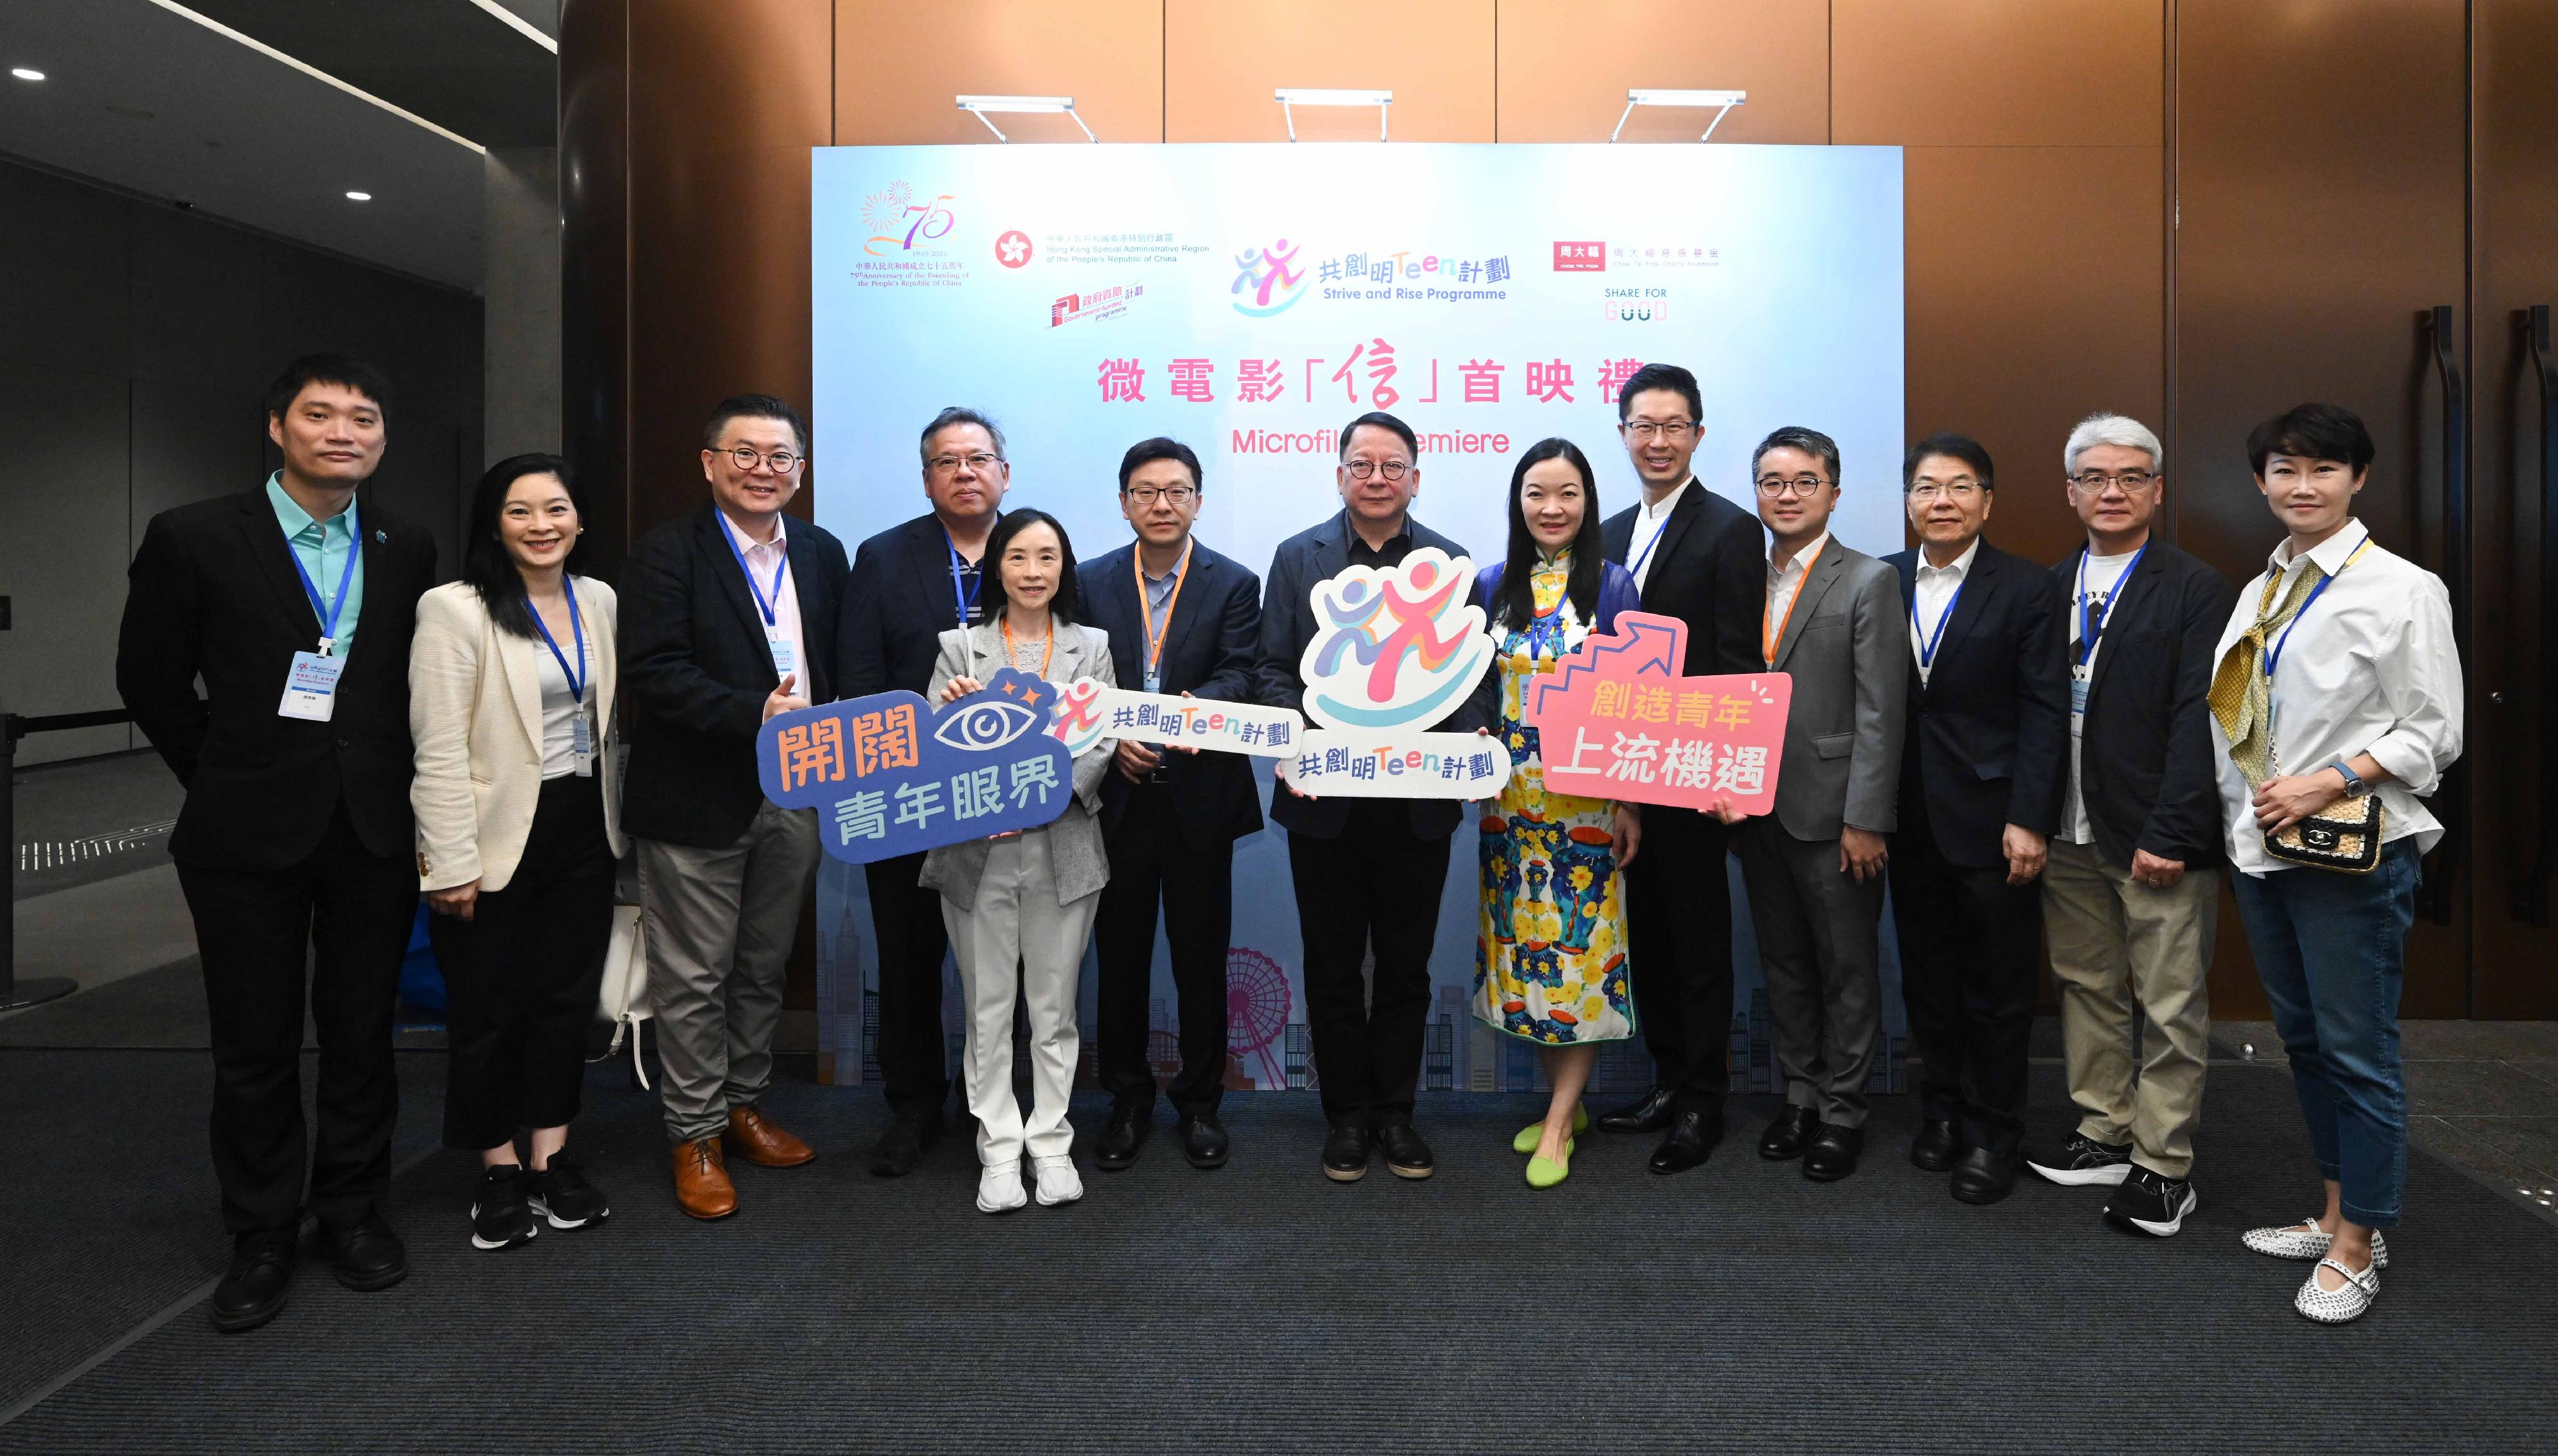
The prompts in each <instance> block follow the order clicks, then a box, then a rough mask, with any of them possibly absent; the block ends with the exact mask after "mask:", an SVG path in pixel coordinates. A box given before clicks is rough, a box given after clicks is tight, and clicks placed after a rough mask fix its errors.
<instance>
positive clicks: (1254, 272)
mask: <svg viewBox="0 0 2558 1456" xmlns="http://www.w3.org/2000/svg"><path fill="white" fill-rule="evenodd" d="M1298 250H1299V249H1298V248H1296V247H1291V246H1289V243H1288V239H1286V238H1284V237H1283V238H1280V239H1279V240H1278V241H1277V242H1274V243H1272V244H1270V245H1269V246H1268V247H1247V248H1245V249H1244V250H1243V251H1241V252H1239V253H1236V254H1235V255H1234V265H1235V267H1237V268H1238V269H1240V270H1241V271H1240V272H1237V273H1236V274H1235V275H1234V284H1233V286H1232V287H1230V288H1228V289H1226V292H1228V293H1230V294H1233V295H1235V299H1234V311H1235V312H1236V313H1238V314H1243V315H1246V316H1248V317H1251V318H1256V319H1266V318H1268V317H1270V316H1271V315H1272V314H1278V313H1285V312H1287V311H1288V310H1289V309H1291V308H1294V307H1295V306H1296V303H1297V300H1299V299H1301V298H1304V297H1305V296H1306V271H1305V269H1303V268H1300V267H1297V266H1296V262H1297V253H1298Z"/></svg>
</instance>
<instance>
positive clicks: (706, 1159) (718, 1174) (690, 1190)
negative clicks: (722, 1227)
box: [674, 1137, 737, 1219]
mask: <svg viewBox="0 0 2558 1456" xmlns="http://www.w3.org/2000/svg"><path fill="white" fill-rule="evenodd" d="M674 1162H675V1207H677V1208H679V1209H682V1210H683V1211H684V1212H685V1213H688V1214H690V1215H692V1216H693V1217H694V1218H696V1219H725V1218H727V1217H728V1216H729V1215H731V1214H733V1213H736V1212H737V1187H736V1185H735V1184H732V1183H730V1182H729V1181H728V1160H727V1159H726V1158H724V1157H722V1156H721V1155H720V1140H719V1139H718V1138H716V1137H697V1138H695V1139H693V1140H692V1141H691V1142H679V1143H677V1144H675V1153H674Z"/></svg>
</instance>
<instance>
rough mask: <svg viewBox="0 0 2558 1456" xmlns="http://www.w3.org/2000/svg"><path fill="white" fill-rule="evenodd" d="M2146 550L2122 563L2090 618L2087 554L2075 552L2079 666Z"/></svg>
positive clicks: (2146, 547) (2145, 547)
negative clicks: (2109, 590) (2102, 602)
mask: <svg viewBox="0 0 2558 1456" xmlns="http://www.w3.org/2000/svg"><path fill="white" fill-rule="evenodd" d="M2149 549H2150V543H2149V542H2147V541H2143V542H2141V548H2140V549H2139V550H2137V551H2134V552H2133V553H2132V559H2131V560H2130V561H2128V562H2126V563H2125V564H2124V566H2123V574H2122V575H2120V576H2118V577H2115V578H2114V590H2113V592H2112V594H2111V595H2109V596H2107V597H2106V598H2105V610H2104V611H2102V612H2098V613H2094V614H2092V615H2091V614H2090V613H2089V612H2088V611H2087V553H2086V552H2084V551H2081V552H2079V553H2078V665H2079V666H2081V667H2084V666H2086V665H2087V655H2088V654H2089V653H2092V652H2094V651H2095V650H2096V640H2097V639H2098V638H2101V637H2103V636H2104V635H2105V624H2106V623H2108V622H2111V621H2113V620H2114V606H2115V604H2116V603H2118V602H2120V601H2122V600H2123V590H2124V588H2126V587H2129V586H2130V585H2131V584H2132V573H2133V572H2135V571H2138V570H2140V569H2141V557H2143V556H2145V555H2147V554H2148V553H2149ZM2295 620H2297V619H2295Z"/></svg>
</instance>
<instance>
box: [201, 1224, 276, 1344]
mask: <svg viewBox="0 0 2558 1456" xmlns="http://www.w3.org/2000/svg"><path fill="white" fill-rule="evenodd" d="M294 1251H295V1250H294V1234H293V1231H291V1230H289V1229H288V1230H282V1231H270V1232H268V1233H263V1234H243V1235H241V1236H240V1237H239V1238H238V1239H237V1240H235V1241H234V1242H233V1243H232V1245H231V1265H230V1267H229V1268H228V1269H225V1270H223V1271H222V1282H221V1283H219V1284H217V1285H215V1286H214V1287H213V1328H214V1329H216V1330H219V1331H221V1332H222V1333H223V1334H225V1335H236V1334H238V1333H239V1332H240V1331H242V1330H254V1329H256V1328H257V1327H258V1326H260V1325H262V1324H265V1323H266V1322H267V1321H268V1320H271V1319H273V1318H275V1317H276V1316H277V1315H278V1314H280V1313H282V1312H283V1309H284V1295H285V1291H286V1289H287V1288H289V1287H290V1286H291V1285H292V1282H293V1257H294Z"/></svg>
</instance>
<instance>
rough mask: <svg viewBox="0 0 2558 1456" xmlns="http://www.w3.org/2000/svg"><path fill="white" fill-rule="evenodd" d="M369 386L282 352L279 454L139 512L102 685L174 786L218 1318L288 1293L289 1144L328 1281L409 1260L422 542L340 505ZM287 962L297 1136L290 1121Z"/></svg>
mask: <svg viewBox="0 0 2558 1456" xmlns="http://www.w3.org/2000/svg"><path fill="white" fill-rule="evenodd" d="M388 394H389V388H388V386H387V384H386V383H385V382H384V381H383V379H382V376H381V375H380V374H379V373H377V372H375V371H374V369H373V368H372V367H371V366H370V365H368V364H362V363H360V362H358V361H355V360H352V359H347V358H345V357H343V356H338V355H313V356H310V357H308V358H304V359H298V360H295V361H294V362H293V363H292V364H289V365H287V366H286V367H285V370H284V373H283V374H282V375H281V376H280V377H279V378H277V380H276V381H275V384H274V386H273V387H272V388H270V389H269V390H268V391H267V399H266V434H267V438H268V439H270V440H272V441H274V442H275V444H276V447H277V448H278V449H279V450H281V451H282V452H283V455H284V466H283V468H282V469H281V470H278V471H277V472H276V473H275V474H273V475H271V476H269V477H267V480H266V483H265V484H264V485H263V486H261V487H258V488H257V489H255V490H251V491H246V492H243V493H241V494H239V495H236V496H226V497H222V498H220V499H217V500H213V501H202V502H198V503H197V504H195V505H193V506H182V507H179V508H177V509H176V510H167V511H163V512H161V513H160V514H159V515H157V516H155V517H153V518H152V521H151V525H150V528H149V529H148V530H146V531H145V532H144V534H143V537H142V547H141V549H140V550H138V551H136V552H135V553H134V557H133V568H132V576H131V585H130V587H129V589H128V592H127V595H126V597H125V602H124V624H123V629H122V632H121V634H120V635H119V638H118V641H117V644H116V655H115V682H116V688H117V690H118V691H119V692H120V693H121V694H122V695H123V698H124V704H125V706H126V707H128V708H130V709H131V710H132V711H133V721H134V722H135V724H136V725H138V726H139V727H140V728H141V729H142V731H143V733H144V734H146V735H147V736H149V738H150V739H151V744H152V746H153V747H154V748H156V749H158V750H159V751H160V757H161V758H162V759H163V760H165V761H166V762H167V763H168V765H169V768H170V771H171V772H173V773H175V774H176V775H177V776H178V782H179V783H181V784H184V785H185V786H186V787H187V801H186V806H185V808H183V809H181V810H180V811H179V815H178V827H177V831H176V832H175V833H174V834H172V835H171V836H170V839H169V855H170V857H171V858H172V859H175V860H176V861H177V862H178V883H179V886H180V888H181V889H182V890H184V891H185V893H186V896H187V909H188V911H189V913H190V914H191V915H193V916H194V918H195V922H196V945H197V948H198V951H199V953H200V956H201V958H202V960H203V962H204V970H205V1003H206V1009H207V1011H208V1012H209V1013H210V1014H211V1018H212V1022H213V1171H214V1173H215V1175H216V1176H217V1177H218V1178H219V1180H220V1183H221V1190H222V1223H223V1226H224V1227H225V1228H227V1229H228V1230H229V1231H230V1233H231V1236H232V1239H233V1252H232V1256H231V1262H230V1266H229V1269H228V1270H227V1272H225V1273H224V1274H223V1276H222V1281H221V1283H220V1285H219V1286H218V1287H217V1288H215V1290H214V1291H213V1327H214V1328H215V1329H219V1330H234V1331H235V1330H247V1329H254V1328H255V1327H257V1326H259V1325H262V1324H264V1323H266V1322H267V1321H268V1320H270V1319H273V1318H274V1317H275V1315H276V1312H277V1311H279V1310H281V1309H282V1308H283V1307H284V1299H285V1292H286V1288H287V1286H288V1284H289V1283H290V1281H291V1277H292V1272H293V1261H294V1251H295V1246H296V1243H297V1242H298V1236H299V1231H300V1228H301V1219H302V1179H303V1172H304V1163H303V1160H304V1155H305V1144H306V1142H309V1143H310V1144H311V1148H310V1152H311V1159H310V1177H311V1200H310V1208H311V1212H312V1214H313V1215H315V1216H316V1217H317V1218H318V1220H319V1224H320V1236H319V1237H320V1247H321V1248H322V1250H323V1251H325V1252H326V1253H327V1254H329V1256H330V1257H331V1259H332V1260H333V1262H334V1263H335V1265H336V1270H337V1275H338V1279H339V1281H340V1282H341V1283H343V1284H345V1285H347V1287H349V1288H351V1289H362V1290H370V1289H385V1288H388V1287H390V1286H391V1285H393V1284H396V1283H398V1282H399V1281H400V1280H401V1279H402V1278H403V1277H405V1276H406V1275H407V1273H408V1255H407V1251H406V1250H405V1249H404V1248H403V1247H402V1245H401V1243H400V1240H399V1237H398V1236H397V1235H395V1234H393V1233H392V1232H391V1229H390V1226H389V1225H388V1224H387V1223H385V1222H383V1219H382V1215H381V1211H380V1208H379V1201H380V1200H381V1198H382V1196H383V1195H384V1194H385V1193H386V1192H387V1191H388V1190H389V1187H390V1172H391V1155H390V1142H391V1131H392V1126H393V1124H394V1123H395V1122H396V1121H397V1120H398V1116H399V1083H398V1079H397V1077H396V1075H395V1073H394V1069H393V1067H392V1060H391V1009H392V1005H393V1002H394V1001H395V1000H396V998H397V992H398V989H399V967H400V957H401V955H402V953H403V952H404V951H405V950H406V948H407V946H408V933H409V926H410V922H411V920H412V918H413V917H414V915H415V913H416V910H417V866H416V862H415V860H414V859H413V858H412V855H413V853H414V851H415V849H416V826H415V822H414V821H413V820H412V819H411V818H410V816H409V803H408V786H409V774H410V765H411V759H412V752H413V750H412V746H411V744H410V742H409V733H408V648H409V636H410V632H411V630H412V628H413V627H414V626H415V624H416V610H417V599H418V596H419V594H420V593H422V592H424V591H425V590H426V589H427V588H428V587H430V586H433V585H434V584H435V543H434V541H433V540H432V539H431V538H429V537H428V535H427V534H426V532H425V531H423V530H420V529H419V528H417V527H415V526H413V525H411V524H409V523H408V522H407V521H404V520H402V519H400V518H399V517H398V516H396V515H394V514H392V513H391V512H390V511H388V510H383V509H382V508H380V507H379V506H376V505H374V504H373V503H372V502H371V500H370V499H369V498H368V499H367V500H366V501H365V502H364V503H363V504H362V505H361V506H360V507H359V506H358V505H357V504H356V501H355V497H356V494H357V492H358V489H359V488H360V487H361V486H362V485H363V483H364V482H365V481H367V480H369V479H371V477H372V474H373V472H374V471H375V470H376V469H377V468H378V467H379V466H380V464H381V456H382V448H383V439H384V436H383V417H382V411H383V406H384V404H385V403H386V402H387V398H388ZM200 675H201V676H202V677H203V678H204V682H205V692H206V695H205V696H204V697H202V698H199V697H198V696H197V695H196V679H197V678H198V677H199V676H200ZM306 957H307V958H308V962H309V965H310V990H309V1003H310V1012H311V1017H312V1020H313V1021H314V1022H315V1023H316V1024H317V1026H318V1028H319V1034H320V1086H319V1097H318V1108H319V1129H318V1136H317V1138H316V1139H313V1138H310V1137H309V1136H308V1135H307V1133H306V1129H305V1127H304V1123H303V1117H302V1019H303V1006H304V985H303V975H304V964H305V960H306Z"/></svg>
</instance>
